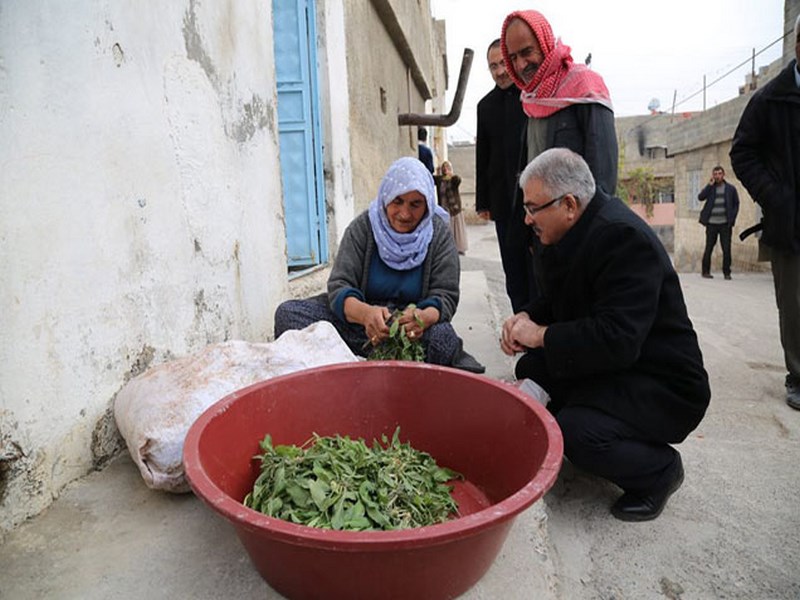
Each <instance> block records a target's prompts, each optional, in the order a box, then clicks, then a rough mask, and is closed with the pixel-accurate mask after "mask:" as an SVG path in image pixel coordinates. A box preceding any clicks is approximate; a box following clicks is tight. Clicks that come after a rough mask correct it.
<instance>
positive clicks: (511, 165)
mask: <svg viewBox="0 0 800 600" xmlns="http://www.w3.org/2000/svg"><path fill="white" fill-rule="evenodd" d="M519 94H520V91H519V88H518V87H517V86H515V85H512V86H511V87H509V88H508V89H505V90H503V89H500V88H499V87H497V86H495V87H494V89H493V90H492V91H491V92H489V93H488V94H486V95H485V96H484V97H483V98H481V100H480V102H478V133H477V137H476V140H475V210H477V211H481V210H488V211H489V212H490V213H491V215H492V220H494V221H497V220H501V219H507V218H508V217H509V215H510V214H511V205H512V204H513V201H514V195H515V193H516V191H515V190H516V186H517V175H518V165H519V161H520V150H521V148H522V137H523V134H524V131H525V124H526V123H527V122H528V117H527V116H526V115H525V113H524V112H523V110H522V103H521V102H520V101H519Z"/></svg>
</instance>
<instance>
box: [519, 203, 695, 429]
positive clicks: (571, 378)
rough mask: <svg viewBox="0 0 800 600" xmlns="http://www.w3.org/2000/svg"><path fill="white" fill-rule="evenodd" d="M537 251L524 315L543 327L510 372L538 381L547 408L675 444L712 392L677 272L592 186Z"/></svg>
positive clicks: (627, 215)
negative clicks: (531, 296) (591, 413)
mask: <svg viewBox="0 0 800 600" xmlns="http://www.w3.org/2000/svg"><path fill="white" fill-rule="evenodd" d="M542 248H543V249H542V252H541V263H540V268H541V273H540V275H541V278H540V282H541V283H542V290H541V292H542V295H541V296H540V297H539V298H538V299H537V300H536V301H534V302H533V303H531V304H530V305H529V306H528V307H527V308H526V311H527V312H528V313H529V314H530V315H531V318H532V319H533V320H534V321H536V322H537V323H541V324H546V325H548V329H547V331H546V333H545V337H544V348H537V349H535V350H531V351H529V352H528V355H530V356H525V357H523V358H522V359H520V363H519V364H518V367H517V377H530V378H531V379H534V380H535V381H537V382H538V383H539V384H540V385H542V387H544V388H545V389H546V390H547V391H548V392H549V393H550V395H551V398H552V402H551V405H550V406H551V407H552V408H551V410H553V412H557V411H558V409H559V408H560V407H562V406H565V405H569V404H574V405H583V406H591V407H594V408H597V409H599V410H602V411H603V412H606V413H608V414H610V415H612V416H615V417H617V418H619V419H622V420H623V421H625V422H627V423H629V424H630V425H632V426H633V427H636V428H638V429H639V430H640V431H641V432H642V434H643V435H644V436H645V437H646V438H648V439H652V440H654V441H658V442H666V443H675V442H680V441H682V440H683V439H684V438H685V437H686V436H687V435H688V434H689V432H691V431H692V430H693V429H694V428H695V427H696V426H697V425H698V423H699V422H700V420H701V419H702V417H703V415H704V414H705V411H706V408H707V407H708V403H709V400H710V396H711V392H710V389H709V385H708V375H707V374H706V371H705V369H704V367H703V357H702V354H701V352H700V347H699V345H698V342H697V336H696V334H695V332H694V329H693V327H692V323H691V321H690V320H689V316H688V314H687V311H686V304H685V303H684V300H683V292H682V291H681V286H680V282H679V280H678V275H677V274H676V273H675V270H674V269H673V267H672V264H671V262H670V259H669V256H667V253H666V251H665V250H664V247H663V246H662V244H661V242H660V241H659V240H658V238H657V237H656V235H655V234H654V233H653V231H652V229H651V228H650V227H649V226H648V225H647V224H646V223H645V222H644V221H643V220H642V219H641V218H639V217H638V216H636V215H635V214H634V213H633V212H632V211H631V210H630V209H629V208H628V207H627V206H625V205H624V204H623V203H622V202H621V201H620V200H619V199H617V198H613V199H612V198H609V197H608V196H606V195H605V194H603V193H602V192H599V193H598V194H597V195H596V196H595V198H594V199H593V200H592V201H591V203H590V204H589V205H588V206H587V208H586V210H585V211H584V213H583V214H582V215H581V217H580V219H579V220H578V222H577V223H576V224H575V225H574V226H573V227H572V228H571V229H570V230H569V231H568V232H567V234H566V235H565V236H564V237H563V238H562V239H561V240H560V241H559V242H558V243H557V244H555V245H552V246H544V247H542Z"/></svg>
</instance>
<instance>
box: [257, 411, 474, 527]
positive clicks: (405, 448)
mask: <svg viewBox="0 0 800 600" xmlns="http://www.w3.org/2000/svg"><path fill="white" fill-rule="evenodd" d="M381 438H382V441H383V444H382V445H381V444H380V443H378V441H377V440H374V441H373V445H372V447H371V448H370V447H369V446H367V445H366V444H365V443H364V440H363V439H358V440H351V439H350V438H349V437H347V436H344V437H343V436H339V435H337V436H333V437H320V436H319V435H317V434H316V433H314V434H313V437H312V439H311V440H309V441H308V442H307V443H306V444H304V445H303V446H302V447H298V446H294V445H291V446H289V445H277V446H273V445H272V437H271V436H270V435H269V434H267V436H266V437H265V438H264V439H263V440H262V441H261V443H260V445H261V449H262V450H263V451H264V453H263V454H261V455H257V456H256V457H255V458H258V459H260V460H261V474H260V475H259V476H258V478H257V479H256V482H255V484H254V485H253V491H252V492H250V493H249V494H247V496H246V497H245V499H244V505H245V506H247V507H249V508H252V509H254V510H257V511H259V512H262V513H264V514H266V515H269V516H271V517H276V518H279V519H283V520H285V521H290V522H292V523H298V524H301V525H308V526H310V527H322V528H327V529H335V530H355V531H364V530H373V529H382V530H390V529H407V528H410V527H422V526H424V525H434V524H436V523H443V522H444V521H446V520H447V519H449V518H450V517H451V516H452V515H455V514H457V512H458V506H457V505H456V502H455V501H454V500H453V498H452V497H451V496H450V491H451V489H452V488H451V486H449V485H447V482H448V481H450V480H452V479H456V478H459V479H460V478H462V477H461V475H460V474H458V473H456V472H455V471H451V470H450V469H446V468H442V467H439V466H438V465H437V464H436V461H435V460H434V459H433V457H431V456H430V455H429V454H427V453H425V452H420V451H418V450H415V449H414V448H412V447H411V446H410V444H408V443H405V444H403V443H401V442H400V428H399V427H398V428H397V429H396V430H395V432H394V435H393V436H392V440H391V442H389V440H388V438H387V437H386V436H385V435H383V436H381Z"/></svg>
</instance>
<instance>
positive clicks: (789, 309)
mask: <svg viewBox="0 0 800 600" xmlns="http://www.w3.org/2000/svg"><path fill="white" fill-rule="evenodd" d="M794 41H795V55H796V56H795V59H794V60H792V61H791V62H790V63H789V65H788V66H787V67H786V68H785V69H783V71H781V72H780V73H778V75H777V76H776V77H775V78H774V79H773V80H772V81H770V82H769V83H767V84H766V85H765V86H764V87H762V88H761V89H760V90H758V91H756V92H755V93H754V94H753V97H752V98H750V101H749V102H748V103H747V106H746V107H745V109H744V112H743V113H742V116H741V119H740V120H739V126H738V127H737V128H736V133H735V134H734V135H733V144H732V146H731V152H730V157H731V164H732V165H733V172H734V173H736V177H738V178H739V181H741V182H742V185H744V187H745V189H746V190H747V192H748V193H749V194H750V197H751V198H753V200H755V201H756V202H757V203H758V204H759V206H761V210H762V212H763V214H764V216H763V218H762V221H761V222H762V225H763V229H762V234H761V240H760V243H761V244H762V246H763V247H764V248H766V250H768V253H769V257H770V263H771V265H772V278H773V280H774V282H775V300H776V301H777V304H778V321H779V324H780V332H781V345H782V346H783V353H784V360H785V361H786V370H787V371H788V373H787V375H786V403H787V404H788V405H789V406H791V407H792V408H795V409H797V410H800V71H798V68H797V65H798V61H800V16H798V17H797V20H796V21H795V24H794Z"/></svg>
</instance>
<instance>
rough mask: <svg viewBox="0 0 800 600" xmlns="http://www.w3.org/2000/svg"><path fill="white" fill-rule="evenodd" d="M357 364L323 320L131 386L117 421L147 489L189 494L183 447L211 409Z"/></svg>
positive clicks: (207, 355)
mask: <svg viewBox="0 0 800 600" xmlns="http://www.w3.org/2000/svg"><path fill="white" fill-rule="evenodd" d="M358 360H360V359H359V358H358V357H357V356H356V355H354V354H353V353H352V352H351V351H350V349H349V348H348V347H347V344H345V343H344V341H343V340H342V339H341V337H339V334H338V333H337V332H336V329H334V327H333V325H331V324H330V323H327V322H325V321H320V322H318V323H314V324H312V325H309V326H308V327H306V328H305V329H302V330H298V331H287V332H285V333H284V334H283V335H281V336H280V337H279V338H278V339H277V340H275V341H274V342H269V343H262V344H253V343H249V342H243V341H231V342H222V343H219V344H211V345H209V346H207V347H206V348H204V349H203V350H201V351H200V352H198V353H196V354H193V355H190V356H187V357H184V358H180V359H177V360H173V361H170V362H167V363H163V364H161V365H158V366H156V367H153V368H152V369H149V370H147V371H145V372H144V373H142V374H141V375H139V376H138V377H136V378H134V379H132V380H131V381H129V382H128V383H127V384H126V385H125V386H124V387H123V388H122V390H120V392H119V394H117V397H116V400H115V401H114V418H115V420H116V422H117V427H118V428H119V431H120V433H121V434H122V437H123V438H124V439H125V443H126V444H127V446H128V450H129V452H130V454H131V457H132V458H133V461H134V462H135V463H136V465H137V466H138V467H139V471H140V473H141V474H142V477H143V478H144V480H145V483H146V484H147V486H148V487H150V488H152V489H157V490H165V491H169V492H175V493H183V492H188V491H189V484H188V482H187V481H186V478H185V475H184V471H183V461H182V455H183V442H184V439H185V438H186V434H187V433H188V431H189V427H191V425H192V423H194V421H195V420H196V419H197V418H198V417H199V416H200V415H201V414H202V413H203V411H205V410H206V409H207V408H208V407H209V406H211V405H212V404H214V403H215V402H216V401H218V400H221V399H222V398H224V397H225V396H227V395H228V394H230V393H231V392H234V391H236V390H238V389H241V388H243V387H246V386H248V385H250V384H253V383H256V382H258V381H263V380H265V379H269V378H271V377H276V376H278V375H285V374H287V373H293V372H295V371H300V370H302V369H308V368H311V367H319V366H322V365H328V364H334V363H342V362H355V361H358Z"/></svg>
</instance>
